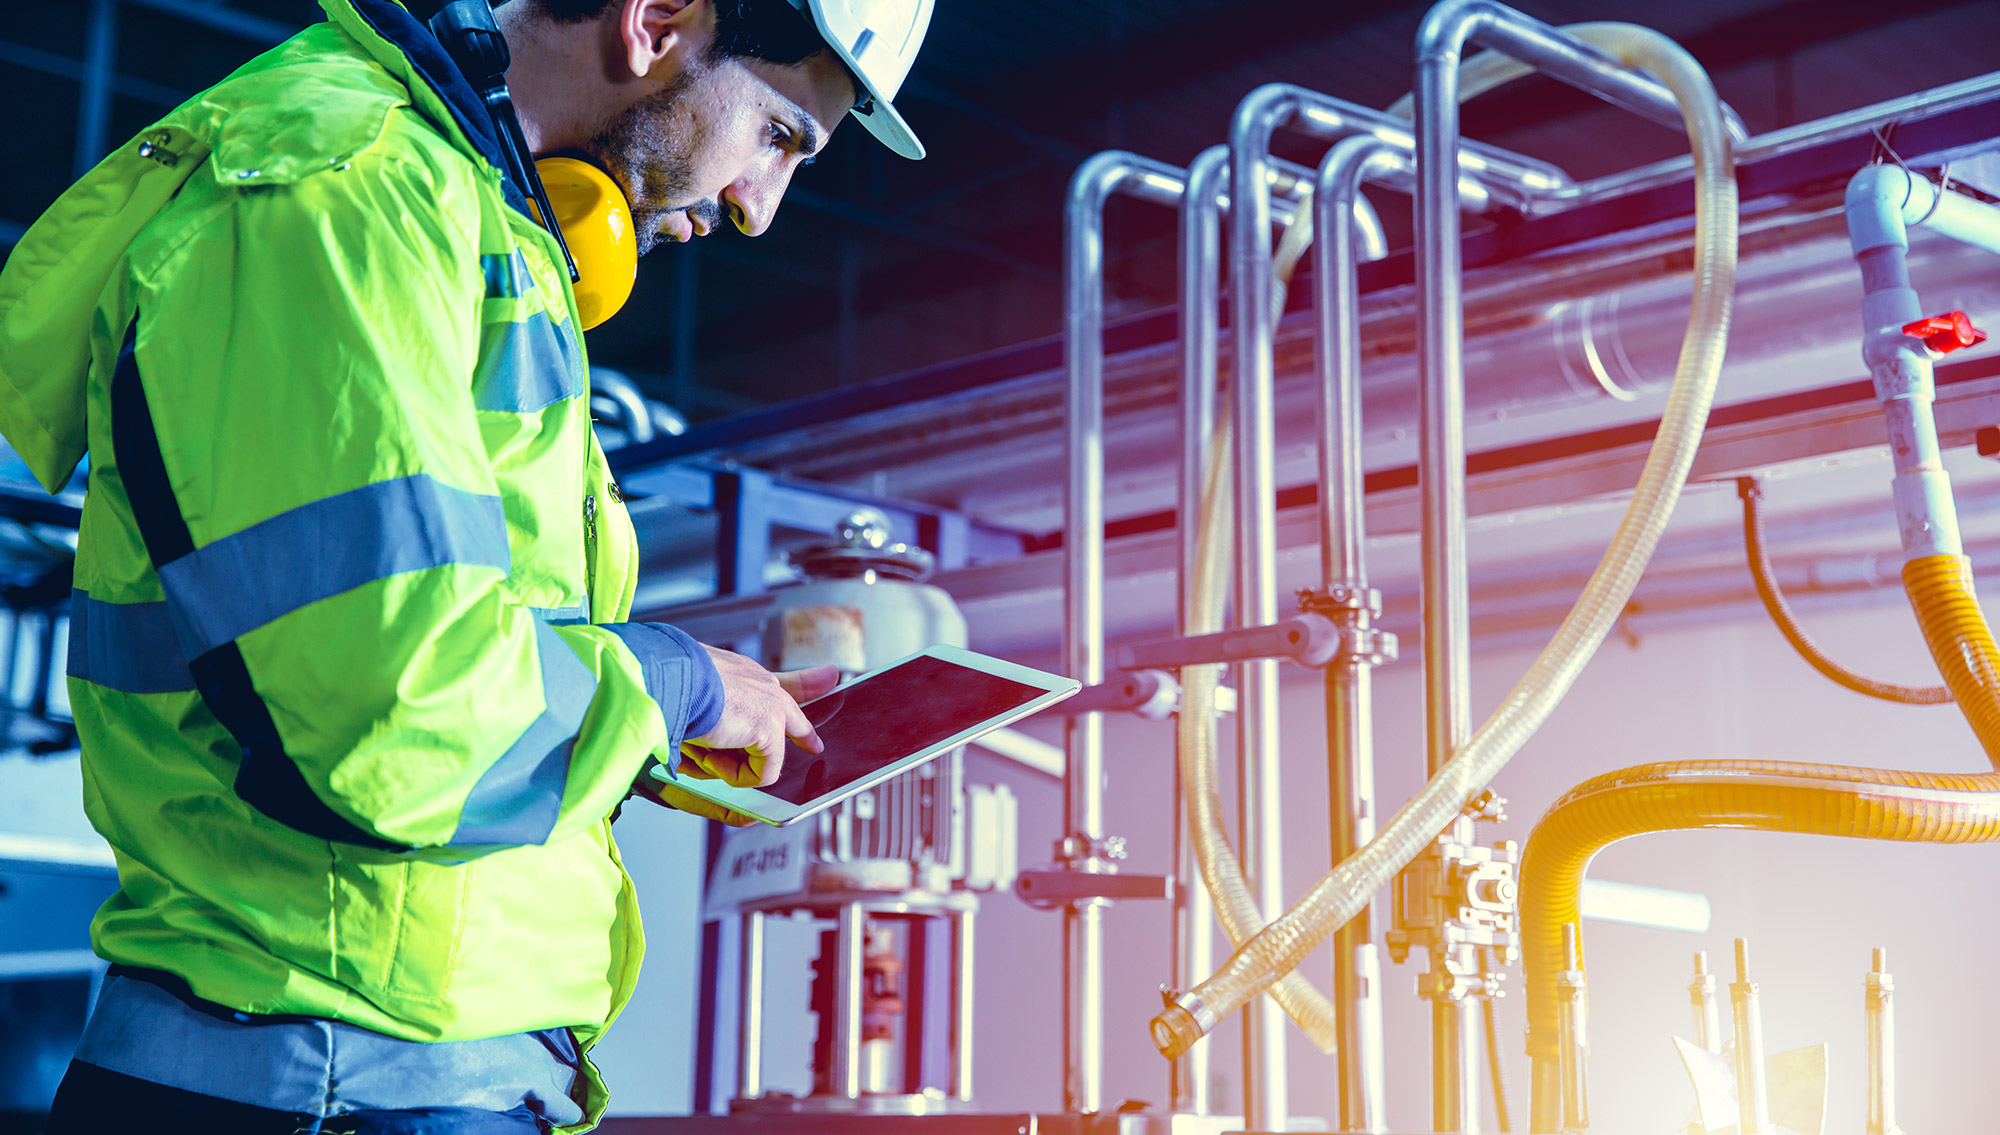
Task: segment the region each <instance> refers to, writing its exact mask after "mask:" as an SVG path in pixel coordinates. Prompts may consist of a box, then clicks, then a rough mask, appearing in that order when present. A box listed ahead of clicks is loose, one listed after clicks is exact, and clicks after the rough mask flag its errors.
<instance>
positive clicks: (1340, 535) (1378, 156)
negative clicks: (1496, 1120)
mask: <svg viewBox="0 0 2000 1135" xmlns="http://www.w3.org/2000/svg"><path fill="white" fill-rule="evenodd" d="M1413 168H1414V167H1413V163H1412V162H1411V159H1410V155H1409V152H1408V150H1407V149H1404V148H1401V147H1397V146H1392V145H1391V144H1390V143H1387V142H1384V141H1383V140H1381V139H1380V138H1376V137H1373V136H1361V137H1354V138H1348V139H1346V140H1344V141H1341V142H1339V143H1336V144H1335V145H1334V147H1333V148H1332V149H1331V150H1329V151H1327V155H1326V158H1325V159H1324V160H1323V161H1322V162H1321V163H1320V168H1319V178H1318V184H1317V187H1316V190H1315V193H1314V206H1315V208H1316V209H1317V210H1318V217H1317V224H1318V226H1319V227H1318V232H1319V234H1320V235H1319V239H1318V241H1317V243H1316V245H1315V253H1314V256H1315V259H1314V262H1313V275H1314V278H1315V280H1316V281H1317V282H1318V287H1319V296H1320V299H1319V304H1318V318H1319V327H1318V336H1317V339H1316V342H1317V343H1318V346H1319V352H1318V354H1319V357H1318V363H1319V374H1320V382H1319V415H1318V423H1319V428H1318V430H1317V431H1316V432H1317V435H1318V447H1319V457H1320V461H1319V499H1320V500H1321V501H1322V502H1324V507H1323V508H1322V509H1321V512H1320V571H1321V575H1322V578H1323V582H1324V593H1323V594H1324V596H1325V597H1326V598H1327V600H1328V601H1329V602H1330V603H1331V602H1335V601H1344V602H1348V603H1352V604H1354V606H1351V607H1348V608H1344V609H1342V610H1341V614H1342V615H1343V616H1344V617H1345V619H1346V621H1347V622H1349V623H1350V624H1351V625H1352V626H1354V627H1355V628H1356V629H1357V630H1361V631H1366V630H1368V629H1369V628H1370V625H1371V623H1372V621H1373V619H1374V618H1375V617H1376V616H1377V615H1378V614H1379V613H1380V612H1379V610H1378V604H1377V602H1376V601H1375V600H1374V598H1373V594H1374V593H1373V592H1372V591H1371V589H1370V588H1369V585H1368V565H1367V557H1366V543H1367V531H1366V524H1365V513H1366V508H1365V505H1364V502H1363V480H1362V468H1361V443H1362V432H1361V314H1360V308H1361V295H1360V286H1359V283H1358V281H1357V280H1356V278H1355V272H1354V266H1355V263H1356V260H1357V254H1358V251H1359V250H1358V249H1357V248H1356V247H1355V244H1356V239H1355V233H1354V231H1353V228H1352V226H1349V225H1344V224H1342V223H1341V219H1342V218H1343V217H1344V216H1346V215H1347V214H1348V213H1349V212H1351V208H1352V207H1351V204H1350V203H1351V202H1352V201H1354V200H1358V199H1360V196H1361V183H1362V182H1363V181H1364V180H1368V179H1371V178H1380V177H1386V176H1391V175H1393V174H1396V173H1398V172H1401V173H1402V174H1405V175H1407V174H1409V173H1411V172H1413ZM1373 674H1374V661H1373V660H1372V659H1370V658H1367V657H1364V656H1362V655H1360V654H1359V653H1350V654H1348V655H1347V656H1345V657H1342V658H1340V659H1337V660H1336V661H1335V662H1334V663H1333V664H1332V665H1331V666H1329V667H1328V669H1327V677H1326V706H1327V739H1328V746H1327V761H1328V775H1329V777H1330V781H1331V786H1332V790H1333V791H1332V796H1333V800H1332V808H1331V814H1332V836H1333V862H1335V863H1339V862H1341V861H1342V860H1344V859H1346V858H1347V857H1348V856H1349V855H1352V854H1353V853H1354V852H1355V851H1357V850H1359V849H1360V848H1361V846H1362V845H1364V844H1366V843H1367V842H1368V841H1369V840H1371V839H1373V838H1374V837H1375V814H1374V812H1375V757H1374V738H1373V724H1374V708H1373V701H1372V694H1371V686H1372V682H1373ZM1333 966H1334V969H1333V974H1334V979H1333V980H1334V1000H1333V1004H1334V1009H1335V1011H1336V1013H1337V1014H1338V1016H1337V1021H1338V1025H1339V1046H1340V1047H1339V1051H1338V1055H1337V1057H1336V1059H1337V1060H1338V1061H1339V1064H1338V1068H1339V1077H1340V1093H1339V1100H1340V1114H1339V1122H1338V1124H1337V1125H1336V1128H1335V1129H1336V1130H1339V1131H1349V1132H1353V1131H1365V1132H1375V1131H1382V1130H1385V1125H1386V1123H1387V1120H1386V1118H1385V1096H1386V1086H1385V1083H1384V1076H1383V1051H1382V1001H1381V960H1380V958H1379V957H1378V956H1377V955H1376V947H1375V912H1374V909H1373V904H1372V903H1371V904H1370V905H1369V906H1368V907H1366V908H1364V909H1363V910H1362V911H1361V913H1360V914H1358V915H1356V916H1355V917H1354V918H1353V919H1352V920H1351V921H1349V922H1348V923H1347V924H1346V925H1345V926H1343V927H1341V929H1340V931H1339V932H1338V933H1337V934H1335V936H1334V947H1333ZM1182 988H1189V987H1188V986H1183V987H1182Z"/></svg>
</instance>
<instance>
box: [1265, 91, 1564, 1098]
mask: <svg viewBox="0 0 2000 1135" xmlns="http://www.w3.org/2000/svg"><path fill="white" fill-rule="evenodd" d="M1455 105H1456V104H1454V106H1455ZM1285 126H1292V127H1296V128H1298V129H1300V130H1302V131H1304V132H1306V133H1309V134H1313V135H1315V136H1317V137H1321V138H1328V139H1336V138H1342V137H1346V136H1348V135H1351V134H1371V135H1373V136H1375V137H1377V138H1380V139H1382V140H1384V141H1386V142H1389V143H1392V144H1393V143H1397V142H1404V143H1407V142H1408V140H1409V133H1408V124H1407V123H1405V122H1403V121H1402V120H1400V119H1396V118H1392V117H1390V116H1388V115H1387V114H1384V113H1383V112H1381V111H1377V110H1370V109H1367V108H1364V107H1358V106H1355V105H1353V104H1351V103H1346V102H1343V101H1341V100H1339V99H1333V98H1329V97H1327V96H1325V95H1320V94H1317V93H1315V92H1312V91H1307V90H1304V89H1303V88H1299V87H1294V86H1290V85H1288V84H1282V83H1280V84H1270V85H1267V86H1264V87H1259V88H1258V89H1257V90H1255V91H1253V92H1251V93H1250V95H1249V96H1248V97H1246V98H1245V99H1244V100H1243V101H1242V102H1241V103H1239V104H1238V105H1237V108H1236V113H1235V115H1234V117H1233V118H1232V120H1231V123H1230V132H1229V162H1230V171H1229V182H1230V186H1231V188H1232V196H1231V201H1230V226H1229V247H1230V280H1231V298H1232V306H1231V323H1230V325H1231V330H1232V339H1233V346H1234V361H1235V370H1234V379H1233V382H1234V387H1233V389H1234V395H1235V398H1234V407H1235V416H1236V436H1237V445H1236V454H1235V457H1236V471H1237V477H1236V500H1237V525H1238V544H1237V580H1236V619H1237V625H1239V626H1263V625H1267V624H1269V623H1271V622H1274V621H1276V618H1277V582H1276V557H1277V551H1276V532H1277V513H1276V499H1275V495H1274V494H1275V484H1274V480H1275V477H1274V472H1273V466H1274V453H1273V450H1274V446H1275V443H1274V440H1273V431H1274V423H1273V420H1272V390H1273V386H1274V382H1275V373H1274V372H1275V362H1274V359H1273V355H1272V342H1273V339H1274V324H1275V315H1274V313H1273V312H1272V310H1271V305H1272V280H1271V257H1272V249H1271V189H1270V177H1271V162H1272V159H1271V156H1270V148H1271V137H1272V135H1273V133H1275V132H1276V131H1277V130H1278V129H1279V128H1280V127H1285ZM1455 135H1456V131H1455V130H1454V141H1455ZM1478 160H1479V161H1481V162H1482V163H1484V164H1485V166H1487V167H1490V168H1498V169H1500V170H1503V171H1504V172H1505V174H1506V180H1507V181H1508V183H1509V184H1528V185H1532V186H1535V187H1537V188H1546V189H1551V190H1552V189H1554V188H1557V187H1559V186H1561V185H1564V184H1567V182H1568V179H1567V177H1566V176H1565V175H1564V174H1563V173H1562V171H1561V170H1559V169H1556V168H1555V167H1553V166H1548V165H1546V164H1544V163H1536V162H1531V161H1529V160H1527V159H1521V158H1518V157H1515V156H1513V155H1509V154H1506V153H1505V152H1504V151H1491V150H1487V151H1482V152H1481V153H1480V155H1479V158H1478ZM1457 165H1458V148H1457V146H1456V145H1454V146H1453V147H1452V158H1451V161H1450V166H1449V168H1450V169H1453V170H1455V169H1456V168H1457ZM1390 172H1391V175H1392V176H1393V174H1394V171H1393V170H1392V171H1390ZM1445 186H1446V189H1445V192H1446V193H1448V194H1450V196H1451V200H1452V201H1453V202H1454V203H1456V201H1457V200H1458V195H1459V192H1460V184H1459V178H1457V177H1456V176H1447V177H1446V178H1445ZM1464 192H1465V194H1466V198H1467V200H1468V201H1473V202H1476V203H1478V204H1479V205H1481V206H1484V205H1486V204H1489V203H1491V201H1492V200H1493V197H1492V195H1491V194H1490V192H1489V190H1488V189H1487V187H1486V186H1485V185H1483V184H1482V183H1481V182H1479V181H1477V180H1474V179H1470V178H1468V179H1466V185H1465V188H1464ZM1453 219H1454V221H1456V215H1455V214H1454V218H1453ZM1336 227H1337V228H1339V229H1340V230H1342V231H1343V232H1344V231H1346V228H1347V226H1346V225H1345V224H1340V225H1338V226H1336ZM1455 240H1456V237H1455V235H1454V245H1453V251H1454V253H1455V252H1456V251H1457V246H1456V243H1455ZM1454 266H1455V262H1454ZM1460 428H1461V429H1462V425H1461V427H1460ZM1460 448H1461V450H1462V449H1463V438H1462V437H1461V439H1460ZM1460 465H1461V470H1460V497H1461V499H1462V497H1463V469H1462V466H1463V459H1462V458H1461V461H1460ZM1463 512H1464V510H1463V507H1462V505H1461V507H1460V509H1459V514H1460V517H1461V519H1460V526H1461V528H1462V527H1463ZM1461 542H1462V540H1461ZM1462 561H1463V557H1462V556H1461V557H1460V562H1461V569H1462ZM1238 672H1239V675H1240V677H1239V679H1238V694H1237V723H1236V724H1237V752H1238V754H1239V759H1240V760H1241V761H1242V762H1243V765H1242V767H1243V769H1244V770H1245V776H1244V783H1243V790H1242V792H1241V794H1240V798H1239V807H1240V809H1241V814H1242V817H1243V831H1242V837H1241V841H1242V847H1243V864H1244V871H1245V874H1246V876H1247V877H1248V878H1249V879H1250V881H1251V883H1252V887H1253V890H1254V891H1255V893H1256V895H1257V901H1258V905H1259V906H1260V907H1261V908H1262V909H1264V910H1267V911H1270V912H1272V913H1274V914H1275V912H1276V911H1278V910H1280V909H1282V907H1283V905H1284V890H1283V881H1282V878H1281V874H1280V869H1281V852H1282V848H1281V843H1280V833H1279V831H1278V827H1277V814H1278V800H1279V794H1280V790H1281V786H1280V778H1279V764H1278V748H1277V742H1278V737H1277V697H1278V687H1277V663H1276V662H1275V661H1269V660H1266V661H1257V662H1246V663H1243V664H1241V665H1240V666H1239V668H1238ZM1433 771H1435V766H1434V767H1433ZM1462 1018H1463V1013H1459V1014H1458V1015H1457V1017H1456V1018H1454V1019H1462ZM1244 1028H1245V1039H1244V1122H1245V1123H1246V1124H1247V1125H1248V1126H1249V1127H1251V1128H1253V1129H1259V1130H1272V1131H1276V1130H1283V1126H1284V1121H1285V1111H1286V1103H1285V1098H1286V1083H1285V1067H1284V1061H1283V1052H1284V1040H1285V1038H1284V1022H1283V1021H1282V1019H1280V1018H1279V1016H1278V1015H1277V1013H1276V1012H1275V1010H1274V1007H1273V1006H1272V1005H1271V1004H1270V1003H1269V1002H1267V1001H1265V1000H1263V999H1261V998H1259V999H1255V1000H1253V1001H1251V1002H1250V1003H1249V1004H1247V1005H1245V1006H1244ZM1458 1047H1459V1046H1458V1045H1457V1044H1456V1043H1455V1042H1454V1045H1453V1048H1454V1051H1455V1050H1456V1049H1457V1048H1458ZM1467 1082H1474V1081H1467Z"/></svg>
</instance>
